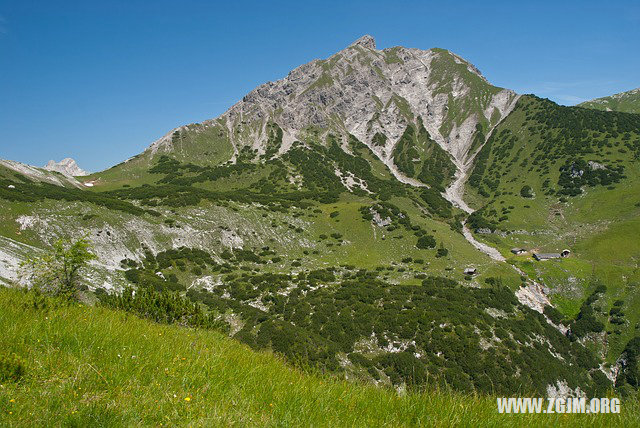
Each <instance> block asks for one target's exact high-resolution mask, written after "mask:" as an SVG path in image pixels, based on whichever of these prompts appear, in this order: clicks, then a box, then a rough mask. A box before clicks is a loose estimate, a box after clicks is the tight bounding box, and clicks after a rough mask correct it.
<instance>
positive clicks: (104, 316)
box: [0, 289, 639, 426]
mask: <svg viewBox="0 0 640 428" xmlns="http://www.w3.org/2000/svg"><path fill="white" fill-rule="evenodd" d="M34 302H37V304H34ZM0 330H1V331H2V332H3V334H2V335H1V336H0V350H1V351H0V352H1V353H2V354H3V355H7V354H12V353H15V354H16V355H17V356H18V357H19V358H20V359H22V360H23V361H24V366H25V369H26V373H25V375H24V377H23V378H22V380H20V381H19V382H17V383H15V382H12V381H4V382H3V383H2V386H1V387H0V425H2V426H53V425H64V426H131V425H145V426H196V425H202V426H220V425H240V426H246V425H250V426H274V425H276V426H300V425H304V426H417V425H459V424H465V425H472V426H495V425H503V426H521V425H522V424H534V425H539V426H542V425H546V426H548V425H554V426H578V425H585V424H588V425H592V426H637V424H638V422H639V419H638V415H639V410H638V406H637V404H633V403H631V402H625V403H623V405H622V412H621V414H620V415H563V416H562V415H560V416H559V415H502V416H501V415H498V414H497V411H496V404H495V399H494V398H492V397H490V396H473V395H463V394H459V393H450V392H443V391H425V392H424V393H407V394H402V395H398V394H396V393H395V392H393V391H390V390H387V389H384V388H376V387H373V386H364V385H360V384H357V383H350V382H344V381H340V380H336V379H333V378H331V377H329V376H322V375H316V374H305V373H302V372H299V371H297V370H294V369H292V368H290V367H288V366H287V365H285V364H284V363H283V362H281V361H280V360H279V359H278V358H277V357H275V356H274V355H271V354H268V353H263V352H254V351H252V350H251V349H249V348H248V347H246V346H243V345H240V344H238V343H237V342H235V341H233V340H231V339H228V338H226V337H224V336H223V335H222V334H220V333H217V332H215V331H208V330H193V329H186V328H181V327H177V326H166V325H160V324H154V323H151V322H148V321H146V320H141V319H138V318H136V317H134V316H132V315H129V314H127V313H123V312H117V311H113V310H108V309H104V308H97V307H87V306H82V305H78V304H73V305H65V304H61V303H57V302H56V301H53V300H44V301H43V300H40V299H34V297H33V295H31V294H29V293H24V292H21V291H16V290H10V289H0Z"/></svg>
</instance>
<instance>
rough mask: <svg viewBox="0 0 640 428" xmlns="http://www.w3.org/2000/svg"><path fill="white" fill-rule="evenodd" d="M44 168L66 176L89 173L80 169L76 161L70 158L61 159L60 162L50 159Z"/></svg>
mask: <svg viewBox="0 0 640 428" xmlns="http://www.w3.org/2000/svg"><path fill="white" fill-rule="evenodd" d="M44 169H46V170H47V171H55V172H59V173H61V174H62V175H66V176H67V177H79V176H83V175H89V173H88V172H87V171H85V170H83V169H81V168H80V167H79V166H78V164H77V163H76V161H75V160H73V159H71V158H65V159H62V160H61V161H60V162H56V161H53V160H50V161H49V163H47V164H46V165H45V166H44Z"/></svg>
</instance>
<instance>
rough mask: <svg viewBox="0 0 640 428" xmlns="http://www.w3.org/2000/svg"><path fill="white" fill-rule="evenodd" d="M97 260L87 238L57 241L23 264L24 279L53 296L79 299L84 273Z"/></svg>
mask: <svg viewBox="0 0 640 428" xmlns="http://www.w3.org/2000/svg"><path fill="white" fill-rule="evenodd" d="M94 259H96V256H95V254H94V253H93V251H92V247H91V244H90V243H89V241H88V240H87V239H86V238H81V239H79V240H77V241H71V240H69V239H58V240H56V241H55V242H54V243H53V245H52V248H51V250H50V251H49V252H47V253H45V254H44V255H42V256H40V257H34V258H30V259H28V260H26V261H25V262H24V263H22V265H21V268H22V278H23V280H25V281H26V282H27V283H28V284H30V285H31V286H32V287H34V288H36V289H38V290H42V291H44V292H47V293H49V294H53V295H58V296H66V297H68V298H75V297H76V296H77V292H78V291H79V290H80V284H81V278H82V273H83V271H84V270H85V269H86V267H87V265H88V263H89V262H90V261H91V260H94Z"/></svg>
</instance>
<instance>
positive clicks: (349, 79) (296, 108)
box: [209, 36, 517, 165]
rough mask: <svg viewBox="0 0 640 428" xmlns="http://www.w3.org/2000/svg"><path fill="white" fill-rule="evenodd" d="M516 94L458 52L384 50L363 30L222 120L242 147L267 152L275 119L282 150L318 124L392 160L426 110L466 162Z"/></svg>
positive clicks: (426, 118)
mask: <svg viewBox="0 0 640 428" xmlns="http://www.w3.org/2000/svg"><path fill="white" fill-rule="evenodd" d="M516 99H517V95H516V94H515V93H514V92H512V91H509V90H506V89H501V88H497V87H494V86H492V85H490V84H489V83H488V82H487V81H486V79H485V78H484V77H483V76H482V75H481V74H480V72H479V71H478V70H477V69H476V68H475V67H474V66H472V65H471V64H469V63H468V62H467V61H465V60H464V59H462V58H460V57H459V56H457V55H455V54H453V53H451V52H448V51H445V50H442V49H429V50H420V49H409V48H404V47H394V48H389V49H384V50H377V49H376V45H375V41H374V39H373V38H372V37H371V36H363V37H361V38H360V39H358V40H357V41H356V42H354V43H353V44H351V45H350V46H348V47H347V48H346V49H344V50H342V51H340V52H338V53H336V54H335V55H333V56H331V57H330V58H328V59H326V60H314V61H312V62H310V63H308V64H304V65H302V66H300V67H298V68H296V69H294V70H293V71H291V72H290V73H289V74H288V75H287V77H285V78H284V79H282V80H279V81H277V82H268V83H265V84H264V85H261V86H259V87H257V88H256V89H254V90H253V91H251V92H250V93H248V94H247V95H246V96H245V97H244V98H243V99H242V101H240V102H238V103H237V104H235V105H234V106H233V107H231V108H230V109H229V110H228V111H227V112H226V113H224V114H223V115H222V116H221V117H220V118H219V119H217V123H220V122H219V121H222V122H223V123H224V124H225V126H226V128H227V129H228V131H229V135H230V138H231V139H232V140H233V143H234V145H235V146H236V147H238V148H241V147H243V146H251V147H252V148H255V149H258V151H259V152H261V153H263V152H264V145H265V143H266V141H267V133H266V124H267V122H269V121H272V122H275V123H277V124H278V125H279V126H280V127H281V128H282V129H283V131H284V136H285V137H284V142H283V145H282V147H281V148H280V150H281V152H283V151H286V150H287V149H288V148H289V147H290V145H291V143H292V142H293V141H294V140H300V141H304V140H305V138H307V132H306V131H309V130H310V129H313V130H316V131H320V135H323V134H325V133H327V132H332V133H334V134H336V135H339V136H342V137H346V135H347V134H349V133H350V134H353V135H354V136H356V137H357V138H358V139H359V140H361V141H362V142H364V143H365V144H367V145H369V146H370V147H371V148H372V150H374V152H375V153H376V154H377V155H378V157H380V159H382V160H383V161H385V162H389V161H390V158H391V154H392V151H393V147H394V146H395V144H396V143H397V141H398V140H399V138H400V137H401V135H402V133H403V132H404V130H405V129H406V127H407V125H408V124H409V123H417V121H418V118H419V119H421V120H422V122H423V124H424V126H425V128H426V129H427V130H428V131H429V133H430V134H431V136H432V137H433V139H434V140H435V141H436V142H438V143H439V144H440V145H441V146H442V147H443V148H445V150H447V151H448V152H449V153H450V154H451V155H452V156H453V158H454V159H455V160H456V161H458V163H459V164H460V165H462V164H463V163H464V161H465V160H466V159H467V158H468V157H469V156H470V155H471V153H470V148H471V144H472V141H473V137H474V135H475V132H476V125H477V124H481V125H482V126H483V128H484V132H485V134H486V133H488V131H490V129H491V128H492V127H493V126H495V124H496V123H497V122H498V121H499V120H500V119H501V118H503V117H504V116H505V115H506V114H508V113H509V112H510V111H511V109H512V108H513V105H514V104H515V101H516ZM214 122H216V121H209V123H214ZM376 133H380V134H384V135H385V136H386V137H387V139H386V143H385V145H384V146H376V145H373V144H372V143H371V141H372V139H373V137H374V135H375V134H376ZM390 163H391V162H390Z"/></svg>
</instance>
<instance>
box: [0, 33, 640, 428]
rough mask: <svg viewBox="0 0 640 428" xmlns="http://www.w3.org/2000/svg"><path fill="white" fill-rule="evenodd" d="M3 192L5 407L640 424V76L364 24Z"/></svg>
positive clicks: (7, 416) (38, 412)
mask: <svg viewBox="0 0 640 428" xmlns="http://www.w3.org/2000/svg"><path fill="white" fill-rule="evenodd" d="M0 206H1V208H2V209H0V284H2V285H3V287H0V331H2V334H1V335H0V425H2V426H138V425H142V426H450V425H455V426H458V425H463V426H504V425H506V426H522V425H523V424H532V425H535V426H551V425H553V426H556V425H557V426H576V425H583V426H584V425H585V424H589V425H595V426H601V425H602V426H638V424H640V408H639V405H638V397H639V396H638V388H639V387H640V366H639V365H638V364H639V362H638V358H640V268H639V265H638V263H640V92H639V90H638V89H635V90H632V91H629V92H625V93H622V94H616V95H612V96H609V97H604V98H598V99H594V100H592V101H588V102H584V103H581V104H579V105H577V106H563V105H559V104H556V103H555V102H553V101H551V100H549V99H546V98H541V97H538V96H536V95H534V94H519V93H516V92H514V91H512V90H509V89H505V88H501V87H497V86H494V85H492V84H491V83H490V82H489V81H488V80H487V79H486V78H485V77H484V76H483V75H482V74H481V72H480V71H479V70H478V69H477V68H476V67H475V66H474V65H473V64H471V63H469V62H468V61H467V60H465V59H464V58H462V57H461V56H459V55H457V54H455V53H453V52H450V51H448V50H445V49H440V48H432V49H428V50H423V49H417V48H405V47H401V46H396V47H392V48H386V49H378V48H377V46H376V42H375V40H374V39H373V38H372V37H371V36H368V35H365V36H363V37H361V38H360V39H358V40H356V41H355V42H353V43H352V44H351V45H349V46H347V47H346V48H344V49H343V50H341V51H339V52H337V53H335V54H333V55H331V56H329V57H328V58H326V59H319V60H314V61H311V62H309V63H307V64H304V65H301V66H299V67H297V68H295V69H294V70H292V71H290V72H289V74H288V75H287V76H286V77H284V78H282V79H281V80H277V81H274V82H267V83H265V84H262V85H260V86H258V87H257V88H255V89H254V90H252V91H251V92H249V93H248V94H246V95H245V96H244V97H243V98H242V99H241V100H239V101H238V102H237V103H236V104H234V105H232V106H231V107H230V108H229V109H228V110H227V111H226V112H225V113H223V114H222V115H220V116H219V117H216V118H212V119H209V120H205V121H202V122H200V123H190V124H185V125H183V126H179V127H177V128H175V129H172V130H170V131H169V132H168V133H167V134H166V135H164V136H163V137H161V138H160V139H158V140H157V141H155V142H153V143H152V144H151V145H150V146H148V148H147V149H146V150H144V151H143V152H142V153H140V154H138V155H136V156H133V157H132V158H130V159H126V160H124V161H123V162H121V163H119V164H117V165H115V166H113V167H111V168H109V169H107V170H104V171H101V172H96V173H88V172H86V171H84V170H82V169H80V167H79V166H78V165H77V164H76V162H75V161H74V160H73V159H65V160H64V161H63V162H61V163H56V162H50V163H49V164H48V165H47V166H46V167H42V168H40V167H35V166H31V165H27V164H24V163H20V162H17V161H13V160H0ZM499 397H544V398H545V399H546V398H553V399H562V400H565V399H567V398H579V397H586V398H587V399H591V398H593V397H608V398H614V397H615V398H618V399H620V400H621V403H622V404H621V408H622V410H621V412H620V413H619V414H607V415H603V414H589V415H587V414H585V415H562V414H553V415H550V414H547V415H544V414H523V415H501V414H498V412H497V410H496V399H498V398H499Z"/></svg>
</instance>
